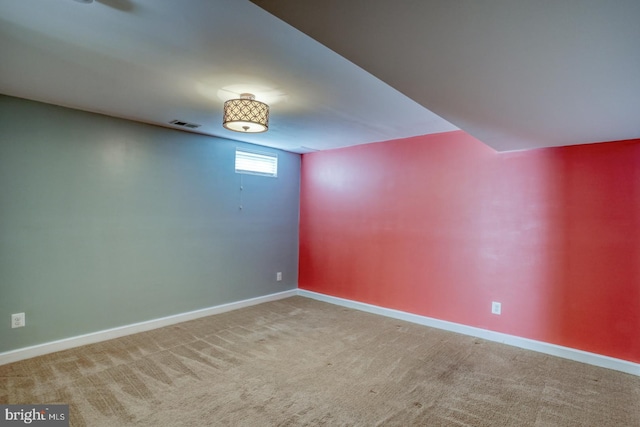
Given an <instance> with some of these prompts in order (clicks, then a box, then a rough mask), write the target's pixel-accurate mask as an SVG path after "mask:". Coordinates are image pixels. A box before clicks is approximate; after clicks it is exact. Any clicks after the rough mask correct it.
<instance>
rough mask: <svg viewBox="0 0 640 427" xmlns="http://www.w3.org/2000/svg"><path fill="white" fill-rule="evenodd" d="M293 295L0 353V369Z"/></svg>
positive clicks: (281, 294) (294, 292)
mask: <svg viewBox="0 0 640 427" xmlns="http://www.w3.org/2000/svg"><path fill="white" fill-rule="evenodd" d="M297 294H298V292H297V289H291V290H289V291H284V292H278V293H275V294H270V295H264V296H261V297H256V298H250V299H246V300H242V301H236V302H231V303H228V304H222V305H217V306H214V307H209V308H203V309H200V310H194V311H189V312H187V313H181V314H174V315H172V316H166V317H161V318H159V319H153V320H147V321H145V322H140V323H133V324H131V325H126V326H119V327H117V328H112V329H106V330H104V331H98V332H92V333H89V334H85V335H78V336H76V337H71V338H64V339H61V340H57V341H51V342H48V343H44V344H38V345H34V346H31V347H25V348H20V349H17V350H11V351H7V352H4V353H0V365H5V364H7V363H13V362H17V361H19V360H24V359H29V358H31V357H36V356H42V355H44V354H49V353H53V352H56V351H62V350H68V349H70V348H74V347H80V346H82V345H87V344H94V343H97V342H101V341H106V340H110V339H113V338H119V337H123V336H126V335H131V334H137V333H138V332H145V331H150V330H152V329H157V328H162V327H164V326H169V325H174V324H176V323H181V322H186V321H188V320H193V319H198V318H200V317H206V316H212V315H214V314H220V313H224V312H227V311H232V310H238V309H240V308H245V307H249V306H252V305H257V304H262V303H263V302H269V301H276V300H280V299H284V298H289V297H293V296H296V295H297Z"/></svg>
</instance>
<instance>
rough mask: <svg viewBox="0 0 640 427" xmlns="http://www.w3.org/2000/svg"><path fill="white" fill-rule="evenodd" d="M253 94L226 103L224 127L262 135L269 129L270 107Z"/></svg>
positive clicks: (246, 94)
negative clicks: (257, 99) (261, 133)
mask: <svg viewBox="0 0 640 427" xmlns="http://www.w3.org/2000/svg"><path fill="white" fill-rule="evenodd" d="M255 98H256V97H255V96H254V95H253V94H251V93H242V94H240V98H238V99H230V100H228V101H227V102H225V103H224V117H223V118H222V126H224V127H225V128H227V129H229V130H232V131H235V132H246V133H260V132H266V131H267V130H268V129H269V106H268V105H267V104H265V103H264V102H260V101H256V100H255Z"/></svg>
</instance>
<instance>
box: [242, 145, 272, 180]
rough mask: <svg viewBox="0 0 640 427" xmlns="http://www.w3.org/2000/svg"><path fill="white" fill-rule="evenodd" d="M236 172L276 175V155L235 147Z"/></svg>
mask: <svg viewBox="0 0 640 427" xmlns="http://www.w3.org/2000/svg"><path fill="white" fill-rule="evenodd" d="M235 168H236V173H242V174H249V175H260V176H268V177H272V178H277V177H278V155H277V154H274V153H267V152H264V151H256V150H247V149H244V148H236V156H235Z"/></svg>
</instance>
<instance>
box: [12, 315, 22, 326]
mask: <svg viewBox="0 0 640 427" xmlns="http://www.w3.org/2000/svg"><path fill="white" fill-rule="evenodd" d="M24 325H25V316H24V313H16V314H12V315H11V327H12V328H21V327H23V326H24Z"/></svg>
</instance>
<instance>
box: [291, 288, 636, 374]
mask: <svg viewBox="0 0 640 427" xmlns="http://www.w3.org/2000/svg"><path fill="white" fill-rule="evenodd" d="M298 295H300V296H303V297H307V298H312V299H315V300H318V301H324V302H328V303H330V304H335V305H340V306H343V307H348V308H353V309H356V310H360V311H366V312H368V313H373V314H379V315H381V316H386V317H391V318H394V319H398V320H404V321H407V322H411V323H417V324H419V325H424V326H430V327H432V328H437V329H443V330H445V331H451V332H457V333H459V334H464V335H470V336H473V337H478V338H482V339H485V340H488V341H495V342H499V343H502V344H507V345H511V346H514V347H520V348H524V349H527V350H533V351H537V352H539V353H544V354H549V355H552V356H558V357H562V358H564V359H569V360H574V361H576V362H582V363H587V364H590V365H595V366H600V367H602V368H608V369H613V370H616V371H621V372H625V373H627V374H631V375H637V376H640V364H638V363H633V362H629V361H626V360H621V359H616V358H613V357H609V356H602V355H600V354H595V353H589V352H587V351H582V350H576V349H573V348H569V347H562V346H559V345H555V344H549V343H545V342H542V341H535V340H530V339H528V338H520V337H517V336H514V335H507V334H503V333H500V332H494V331H489V330H486V329H480V328H474V327H473V326H466V325H461V324H458V323H453V322H447V321H444V320H438V319H434V318H431V317H426V316H420V315H417V314H411V313H406V312H404V311H399V310H393V309H389V308H384V307H379V306H376V305H371V304H365V303H362V302H357V301H352V300H347V299H343V298H338V297H332V296H329V295H324V294H319V293H317V292H311V291H306V290H303V289H298Z"/></svg>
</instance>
